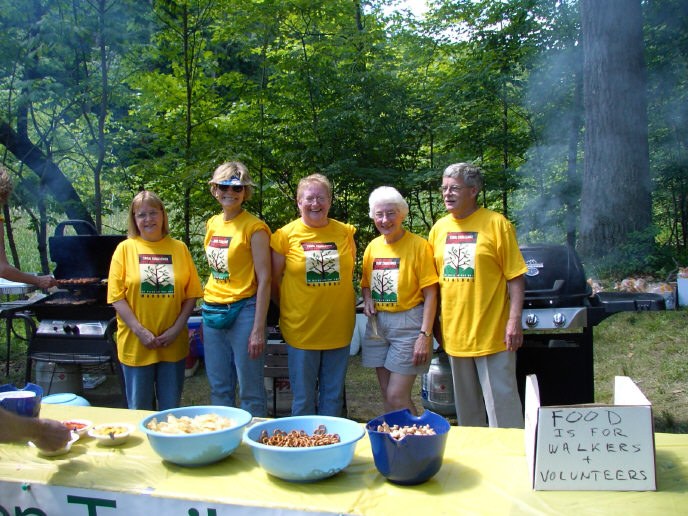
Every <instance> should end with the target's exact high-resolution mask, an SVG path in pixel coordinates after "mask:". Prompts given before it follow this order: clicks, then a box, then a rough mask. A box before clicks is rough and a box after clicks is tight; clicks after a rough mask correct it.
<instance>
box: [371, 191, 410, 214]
mask: <svg viewBox="0 0 688 516" xmlns="http://www.w3.org/2000/svg"><path fill="white" fill-rule="evenodd" d="M379 204H393V205H394V206H396V207H397V209H398V210H399V213H400V214H401V216H402V217H403V218H406V215H408V212H409V207H408V203H407V202H406V199H404V197H403V196H402V195H401V194H400V193H399V191H398V190H397V189H396V188H392V187H391V186H381V187H379V188H376V189H375V190H373V191H372V193H371V194H370V197H369V198H368V205H369V206H370V218H371V219H373V218H375V207H376V206H377V205H379Z"/></svg>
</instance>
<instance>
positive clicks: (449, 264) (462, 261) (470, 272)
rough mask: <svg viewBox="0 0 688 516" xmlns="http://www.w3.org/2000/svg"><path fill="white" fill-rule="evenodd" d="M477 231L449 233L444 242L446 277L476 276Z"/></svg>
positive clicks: (463, 277)
mask: <svg viewBox="0 0 688 516" xmlns="http://www.w3.org/2000/svg"><path fill="white" fill-rule="evenodd" d="M477 241H478V233H476V232H463V231H457V232H451V233H447V238H446V240H445V242H444V268H443V269H442V272H443V277H444V279H472V278H474V277H475V246H476V243H477Z"/></svg>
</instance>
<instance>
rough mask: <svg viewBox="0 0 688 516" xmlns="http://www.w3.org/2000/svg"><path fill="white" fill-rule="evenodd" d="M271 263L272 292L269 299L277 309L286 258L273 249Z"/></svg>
mask: <svg viewBox="0 0 688 516" xmlns="http://www.w3.org/2000/svg"><path fill="white" fill-rule="evenodd" d="M271 261H272V279H271V284H272V290H271V297H272V302H273V303H275V305H277V306H278V307H279V304H280V287H281V285H282V275H283V274H284V266H285V264H286V261H287V259H286V257H285V256H284V255H283V254H280V253H278V252H277V251H275V250H274V249H272V251H271Z"/></svg>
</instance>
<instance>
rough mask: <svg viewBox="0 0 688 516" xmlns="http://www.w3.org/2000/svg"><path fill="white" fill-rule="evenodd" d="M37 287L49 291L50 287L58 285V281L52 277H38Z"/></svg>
mask: <svg viewBox="0 0 688 516" xmlns="http://www.w3.org/2000/svg"><path fill="white" fill-rule="evenodd" d="M35 284H36V286H37V287H38V288H40V289H42V290H47V289H49V288H50V287H54V286H56V285H57V280H56V279H55V278H53V277H52V276H50V275H47V276H36V283H35Z"/></svg>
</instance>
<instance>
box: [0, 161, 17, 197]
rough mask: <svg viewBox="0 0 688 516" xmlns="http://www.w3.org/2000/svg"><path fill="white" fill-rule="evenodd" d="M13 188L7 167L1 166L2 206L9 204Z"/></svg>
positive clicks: (0, 189) (0, 188) (0, 190)
mask: <svg viewBox="0 0 688 516" xmlns="http://www.w3.org/2000/svg"><path fill="white" fill-rule="evenodd" d="M13 188H14V187H13V185H12V178H10V173H9V172H8V171H7V169H6V168H5V167H3V166H2V165H0V205H3V204H7V201H8V200H9V198H10V195H11V194H12V190H13Z"/></svg>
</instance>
